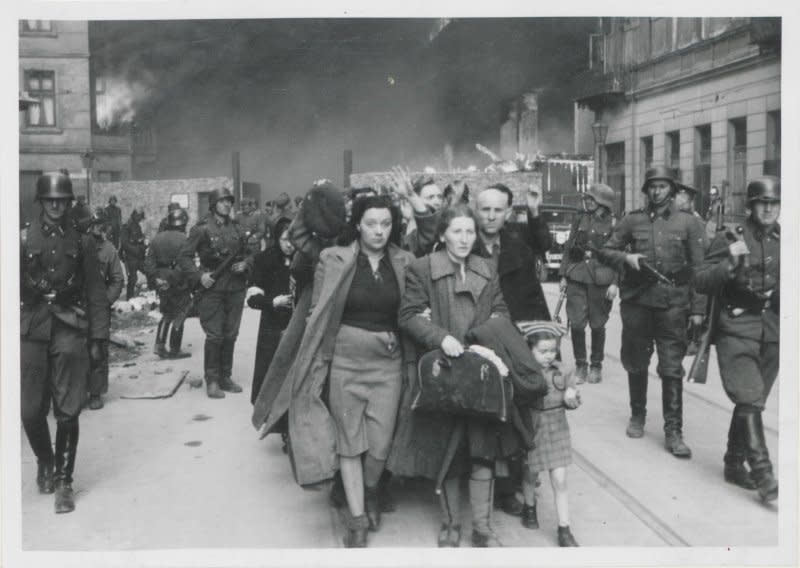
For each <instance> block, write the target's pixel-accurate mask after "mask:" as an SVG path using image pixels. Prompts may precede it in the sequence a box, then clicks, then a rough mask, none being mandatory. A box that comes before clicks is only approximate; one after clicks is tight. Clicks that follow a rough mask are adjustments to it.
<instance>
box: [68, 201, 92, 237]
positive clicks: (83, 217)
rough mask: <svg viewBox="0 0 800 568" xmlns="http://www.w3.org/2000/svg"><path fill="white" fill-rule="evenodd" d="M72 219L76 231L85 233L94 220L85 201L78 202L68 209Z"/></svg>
mask: <svg viewBox="0 0 800 568" xmlns="http://www.w3.org/2000/svg"><path fill="white" fill-rule="evenodd" d="M70 215H71V216H72V221H73V223H75V226H76V227H77V228H78V231H79V232H81V233H85V232H86V231H87V230H88V229H89V227H91V226H92V223H93V222H94V216H93V215H92V210H91V209H89V207H88V206H87V205H86V204H85V203H78V204H76V205H75V206H74V207H72V208H71V209H70Z"/></svg>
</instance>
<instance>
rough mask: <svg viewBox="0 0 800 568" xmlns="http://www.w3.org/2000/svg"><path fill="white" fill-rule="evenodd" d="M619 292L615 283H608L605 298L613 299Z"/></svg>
mask: <svg viewBox="0 0 800 568" xmlns="http://www.w3.org/2000/svg"><path fill="white" fill-rule="evenodd" d="M618 293H619V287H618V286H617V285H616V284H609V285H608V289H607V290H606V300H609V301H612V302H613V301H614V298H616V297H617V294H618Z"/></svg>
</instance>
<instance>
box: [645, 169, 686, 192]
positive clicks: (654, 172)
mask: <svg viewBox="0 0 800 568" xmlns="http://www.w3.org/2000/svg"><path fill="white" fill-rule="evenodd" d="M653 180H664V181H668V182H669V183H670V184H671V185H672V189H673V190H675V189H677V183H678V180H676V179H675V175H674V174H673V170H672V169H670V168H667V167H666V166H655V167H653V168H650V169H649V170H647V171H646V172H645V173H644V183H643V184H642V191H647V184H649V183H650V182H651V181H653Z"/></svg>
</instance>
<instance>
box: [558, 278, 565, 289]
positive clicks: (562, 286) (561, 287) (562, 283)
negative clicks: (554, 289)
mask: <svg viewBox="0 0 800 568" xmlns="http://www.w3.org/2000/svg"><path fill="white" fill-rule="evenodd" d="M566 289H567V279H566V278H561V280H559V281H558V291H559V292H563V291H564V290H566Z"/></svg>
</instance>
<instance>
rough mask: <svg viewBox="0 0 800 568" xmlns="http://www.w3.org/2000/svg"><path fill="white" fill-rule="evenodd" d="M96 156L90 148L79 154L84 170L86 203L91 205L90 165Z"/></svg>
mask: <svg viewBox="0 0 800 568" xmlns="http://www.w3.org/2000/svg"><path fill="white" fill-rule="evenodd" d="M96 158H97V157H96V156H95V154H94V152H92V150H91V148H87V149H86V151H85V152H84V153H83V154H81V163H82V164H83V169H85V170H86V205H89V206H91V205H92V166H93V165H94V161H95V159H96Z"/></svg>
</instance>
